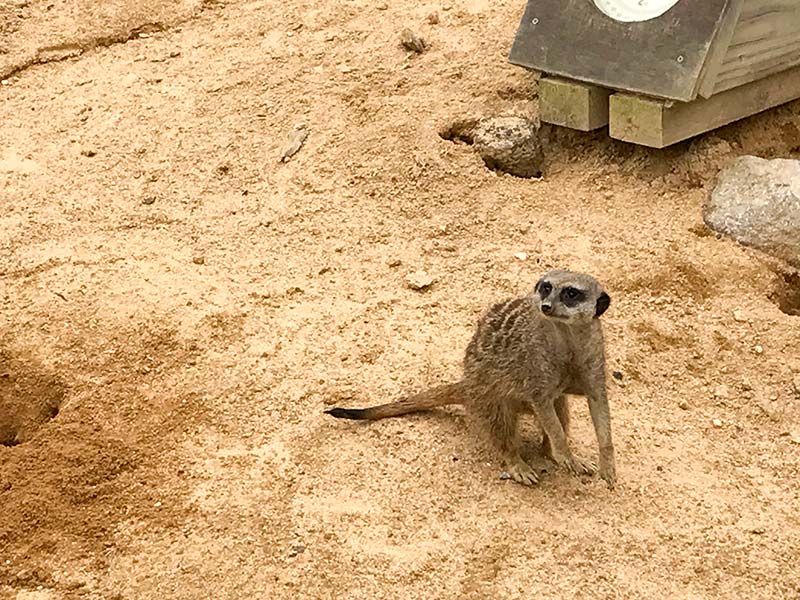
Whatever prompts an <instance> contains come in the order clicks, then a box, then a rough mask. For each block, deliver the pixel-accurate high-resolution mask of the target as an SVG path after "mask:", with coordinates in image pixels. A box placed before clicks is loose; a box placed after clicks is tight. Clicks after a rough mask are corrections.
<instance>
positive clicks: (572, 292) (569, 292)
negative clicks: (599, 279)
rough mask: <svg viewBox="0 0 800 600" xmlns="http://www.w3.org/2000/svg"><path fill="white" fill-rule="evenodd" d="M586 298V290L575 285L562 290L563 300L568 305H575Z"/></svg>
mask: <svg viewBox="0 0 800 600" xmlns="http://www.w3.org/2000/svg"><path fill="white" fill-rule="evenodd" d="M584 300H586V292H584V291H582V290H579V289H578V288H574V287H565V288H564V289H563V290H561V301H562V302H563V303H564V304H566V305H567V306H575V305H577V304H580V303H581V302H583V301H584Z"/></svg>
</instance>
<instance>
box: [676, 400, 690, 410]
mask: <svg viewBox="0 0 800 600" xmlns="http://www.w3.org/2000/svg"><path fill="white" fill-rule="evenodd" d="M678 408H680V409H681V410H689V403H688V402H687V401H686V400H681V401H680V402H678Z"/></svg>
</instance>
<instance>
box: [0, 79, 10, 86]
mask: <svg viewBox="0 0 800 600" xmlns="http://www.w3.org/2000/svg"><path fill="white" fill-rule="evenodd" d="M0 85H11V82H10V81H9V80H8V79H3V80H2V81H0Z"/></svg>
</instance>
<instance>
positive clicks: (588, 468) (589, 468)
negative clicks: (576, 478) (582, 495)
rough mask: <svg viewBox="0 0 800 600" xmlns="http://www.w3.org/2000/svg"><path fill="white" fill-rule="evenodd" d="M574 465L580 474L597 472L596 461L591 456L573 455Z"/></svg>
mask: <svg viewBox="0 0 800 600" xmlns="http://www.w3.org/2000/svg"><path fill="white" fill-rule="evenodd" d="M574 461H575V466H576V468H577V470H578V473H579V474H581V475H594V474H595V473H597V462H595V461H594V460H592V459H591V458H581V457H580V456H576V457H574Z"/></svg>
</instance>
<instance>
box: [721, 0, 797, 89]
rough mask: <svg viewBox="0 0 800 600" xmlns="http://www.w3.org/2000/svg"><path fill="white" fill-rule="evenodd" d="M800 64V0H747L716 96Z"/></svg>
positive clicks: (725, 59) (727, 54)
mask: <svg viewBox="0 0 800 600" xmlns="http://www.w3.org/2000/svg"><path fill="white" fill-rule="evenodd" d="M795 65H800V0H744V4H743V6H742V12H741V14H740V17H739V22H738V23H737V25H736V28H735V29H734V32H733V37H732V39H731V43H730V46H729V47H728V52H727V53H726V56H725V58H724V59H723V62H722V66H721V67H720V69H719V72H718V74H717V80H716V82H715V84H714V93H715V94H717V93H719V92H722V91H725V90H729V89H731V88H734V87H737V86H740V85H743V84H745V83H750V82H751V81H755V80H757V79H761V78H762V77H767V76H769V75H772V74H774V73H778V72H780V71H783V70H784V69H788V68H789V67H793V66H795Z"/></svg>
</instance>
